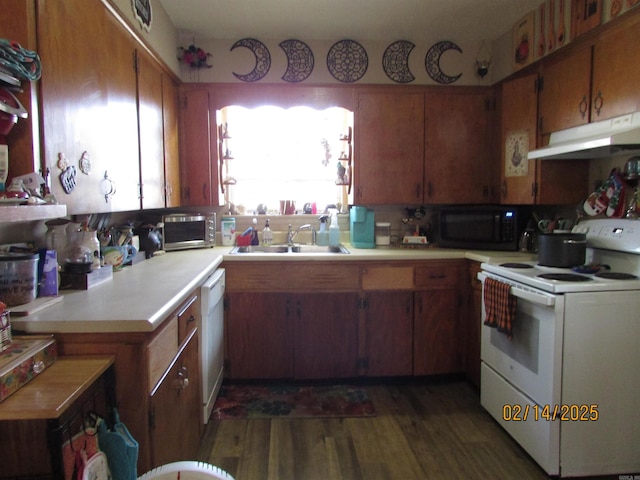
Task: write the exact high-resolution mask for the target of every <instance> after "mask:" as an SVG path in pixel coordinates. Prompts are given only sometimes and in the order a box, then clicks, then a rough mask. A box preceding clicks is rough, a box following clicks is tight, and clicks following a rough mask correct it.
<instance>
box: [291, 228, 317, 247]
mask: <svg viewBox="0 0 640 480" xmlns="http://www.w3.org/2000/svg"><path fill="white" fill-rule="evenodd" d="M301 230H311V243H312V244H313V245H315V244H316V229H315V228H313V226H312V225H311V224H310V223H305V224H304V225H300V226H299V227H298V228H296V229H295V230H292V229H291V224H289V230H288V231H287V243H288V244H289V245H293V239H294V238H295V237H296V235H297V234H298V232H300V231H301Z"/></svg>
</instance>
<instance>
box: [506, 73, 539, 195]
mask: <svg viewBox="0 0 640 480" xmlns="http://www.w3.org/2000/svg"><path fill="white" fill-rule="evenodd" d="M536 79H537V75H536V74H531V75H527V76H524V77H520V78H517V79H515V80H510V81H507V82H505V83H504V84H503V86H502V142H501V145H500V150H501V155H500V158H501V159H502V161H501V166H500V177H501V194H500V200H501V203H504V204H525V205H526V204H532V203H534V202H535V178H536V162H529V161H528V160H527V157H526V153H527V151H528V150H533V149H534V148H535V146H536V118H537V117H536V115H537V97H536ZM523 144H524V145H523ZM527 147H528V150H527Z"/></svg>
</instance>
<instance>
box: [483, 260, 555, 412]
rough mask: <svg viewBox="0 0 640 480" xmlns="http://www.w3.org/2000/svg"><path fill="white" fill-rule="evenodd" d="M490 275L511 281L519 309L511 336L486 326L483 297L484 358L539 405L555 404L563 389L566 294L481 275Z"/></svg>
mask: <svg viewBox="0 0 640 480" xmlns="http://www.w3.org/2000/svg"><path fill="white" fill-rule="evenodd" d="M487 276H491V277H492V278H495V279H496V280H500V281H503V282H507V283H511V284H512V286H511V295H513V296H515V297H516V299H517V309H516V318H515V319H514V322H513V336H512V338H511V339H509V338H508V337H507V336H506V335H505V334H504V333H501V332H499V331H498V330H497V329H495V328H491V327H488V326H486V325H484V318H485V311H484V300H483V303H482V322H483V324H482V337H481V338H482V340H481V351H480V356H481V359H482V361H483V362H484V363H486V364H487V365H488V366H490V367H491V368H492V369H493V370H495V371H496V372H497V373H498V374H500V375H501V376H502V377H503V378H504V379H505V380H507V381H508V382H509V383H510V384H512V385H514V386H515V387H516V388H518V389H519V390H520V391H522V392H523V393H525V394H526V395H527V396H528V397H529V398H531V399H532V400H534V401H535V402H536V403H537V404H538V405H545V404H549V405H551V404H553V402H554V399H559V396H558V395H559V392H560V379H561V360H562V358H561V356H562V331H563V318H564V297H563V296H562V295H554V294H551V293H547V292H543V291H541V290H537V289H533V288H530V287H526V286H520V285H518V284H515V282H509V281H506V280H504V279H502V278H500V277H497V276H493V275H490V274H488V273H484V272H482V273H481V274H480V276H479V277H482V278H480V279H481V280H484V278H486V277H487ZM483 286H484V282H483ZM483 297H484V295H483Z"/></svg>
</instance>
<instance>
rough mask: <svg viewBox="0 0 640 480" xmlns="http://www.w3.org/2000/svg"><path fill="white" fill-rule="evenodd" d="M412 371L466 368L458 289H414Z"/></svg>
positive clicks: (433, 372)
mask: <svg viewBox="0 0 640 480" xmlns="http://www.w3.org/2000/svg"><path fill="white" fill-rule="evenodd" d="M415 302H416V303H415V315H414V327H413V328H414V339H413V342H414V343H413V362H414V363H413V372H414V374H415V375H436V374H445V373H456V372H460V371H462V370H463V368H462V355H461V350H462V346H463V345H464V340H463V338H462V337H461V329H460V324H459V304H460V301H459V295H458V290H457V289H444V290H424V291H417V292H415Z"/></svg>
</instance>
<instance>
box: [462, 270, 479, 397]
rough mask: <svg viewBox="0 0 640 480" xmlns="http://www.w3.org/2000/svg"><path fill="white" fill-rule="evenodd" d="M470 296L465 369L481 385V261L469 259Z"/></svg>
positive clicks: (475, 383)
mask: <svg viewBox="0 0 640 480" xmlns="http://www.w3.org/2000/svg"><path fill="white" fill-rule="evenodd" d="M468 264H469V281H470V287H471V288H470V289H469V296H470V298H469V299H468V301H467V305H468V306H469V308H468V311H467V313H466V315H465V322H464V324H465V339H466V342H467V345H466V353H465V371H466V374H467V378H468V379H469V380H471V382H472V383H473V384H474V385H476V386H477V387H479V386H480V329H481V324H482V282H481V281H480V280H478V273H479V272H480V262H474V261H469V262H468Z"/></svg>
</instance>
